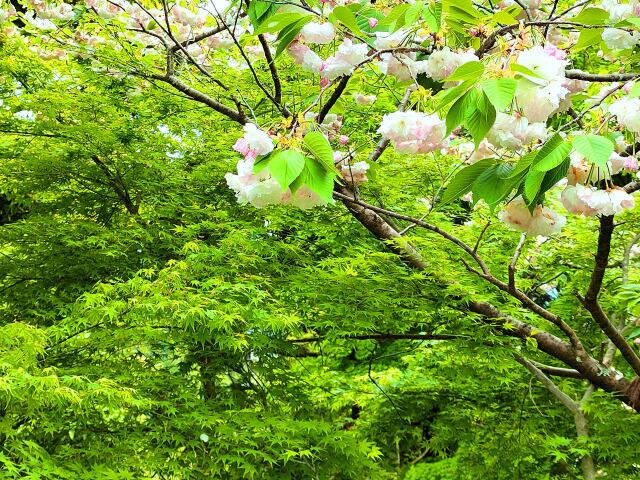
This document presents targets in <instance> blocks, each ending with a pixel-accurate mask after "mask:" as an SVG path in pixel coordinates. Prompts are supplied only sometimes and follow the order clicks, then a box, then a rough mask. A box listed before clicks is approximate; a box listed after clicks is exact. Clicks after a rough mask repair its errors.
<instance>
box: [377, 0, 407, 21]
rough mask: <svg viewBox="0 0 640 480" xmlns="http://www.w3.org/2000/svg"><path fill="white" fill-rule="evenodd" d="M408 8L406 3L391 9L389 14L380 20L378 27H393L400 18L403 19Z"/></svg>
mask: <svg viewBox="0 0 640 480" xmlns="http://www.w3.org/2000/svg"><path fill="white" fill-rule="evenodd" d="M409 8H410V5H409V4H407V3H401V4H400V5H398V6H396V7H393V8H392V9H391V11H390V12H389V14H388V15H387V16H386V17H385V18H384V19H382V20H380V22H379V23H378V25H382V26H391V25H393V24H394V23H396V22H397V21H398V20H399V19H400V18H401V17H404V15H405V14H406V13H407V10H409Z"/></svg>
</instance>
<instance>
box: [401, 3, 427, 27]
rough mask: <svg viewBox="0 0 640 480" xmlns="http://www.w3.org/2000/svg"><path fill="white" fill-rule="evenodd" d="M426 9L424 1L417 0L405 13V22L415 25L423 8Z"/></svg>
mask: <svg viewBox="0 0 640 480" xmlns="http://www.w3.org/2000/svg"><path fill="white" fill-rule="evenodd" d="M423 9H424V3H423V2H421V1H417V2H416V3H414V4H413V5H411V6H410V7H409V8H408V9H407V13H406V14H405V23H406V24H407V25H413V24H414V23H415V22H416V21H417V20H418V19H419V18H420V15H421V14H422V10H423Z"/></svg>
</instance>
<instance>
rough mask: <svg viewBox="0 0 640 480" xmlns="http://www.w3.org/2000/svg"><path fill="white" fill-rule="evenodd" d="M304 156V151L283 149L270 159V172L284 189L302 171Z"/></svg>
mask: <svg viewBox="0 0 640 480" xmlns="http://www.w3.org/2000/svg"><path fill="white" fill-rule="evenodd" d="M304 158H305V157H304V155H303V154H302V153H300V152H297V151H295V150H281V151H279V152H277V153H275V154H274V155H273V156H272V157H271V159H270V160H269V173H270V174H271V176H272V177H273V178H275V179H276V180H277V181H278V183H279V184H280V187H282V190H283V191H284V190H286V189H287V187H289V185H290V184H291V182H293V181H294V180H295V179H296V177H297V176H298V175H300V173H302V169H303V168H304V165H305V160H304Z"/></svg>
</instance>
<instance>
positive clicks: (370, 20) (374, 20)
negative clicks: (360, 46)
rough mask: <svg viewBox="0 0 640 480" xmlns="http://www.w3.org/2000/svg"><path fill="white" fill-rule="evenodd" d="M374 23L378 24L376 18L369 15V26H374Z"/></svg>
mask: <svg viewBox="0 0 640 480" xmlns="http://www.w3.org/2000/svg"><path fill="white" fill-rule="evenodd" d="M376 25H378V19H377V18H374V17H371V18H370V19H369V28H375V27H376Z"/></svg>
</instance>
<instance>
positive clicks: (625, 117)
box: [609, 97, 640, 133]
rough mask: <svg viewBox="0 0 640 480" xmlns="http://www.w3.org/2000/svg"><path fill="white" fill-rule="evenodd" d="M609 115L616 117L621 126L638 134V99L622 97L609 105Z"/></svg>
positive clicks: (639, 124) (639, 115) (639, 110)
mask: <svg viewBox="0 0 640 480" xmlns="http://www.w3.org/2000/svg"><path fill="white" fill-rule="evenodd" d="M609 113H611V114H612V115H615V116H616V118H617V119H618V123H619V124H620V125H621V126H623V127H625V128H626V129H628V130H629V131H631V132H635V133H640V98H638V97H636V98H629V97H622V98H621V99H620V100H617V101H616V102H614V103H612V104H611V106H610V107H609Z"/></svg>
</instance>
